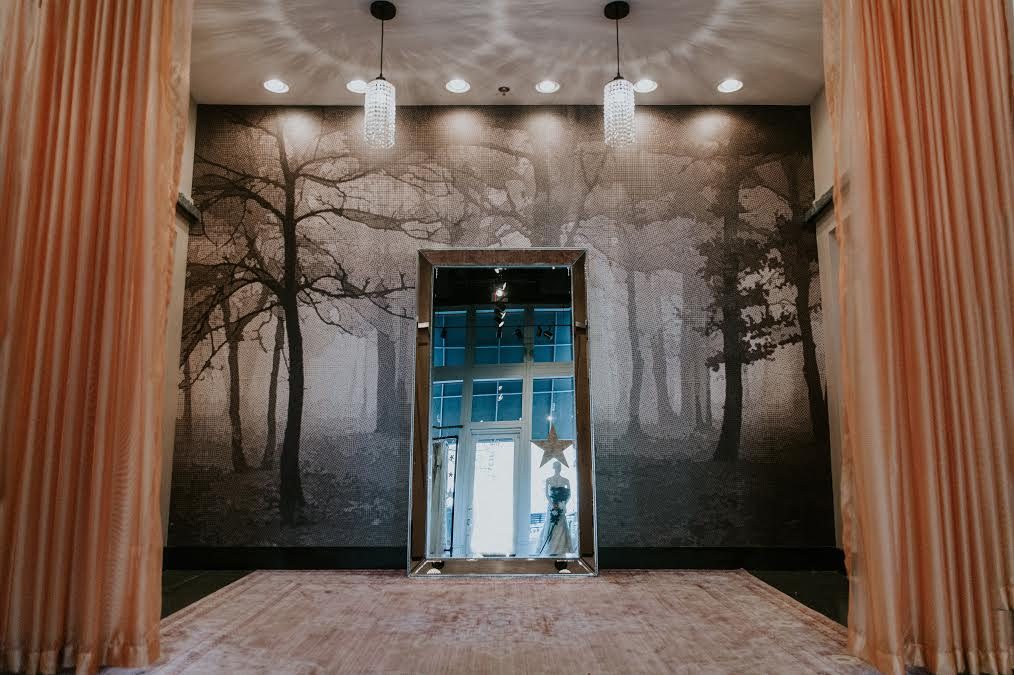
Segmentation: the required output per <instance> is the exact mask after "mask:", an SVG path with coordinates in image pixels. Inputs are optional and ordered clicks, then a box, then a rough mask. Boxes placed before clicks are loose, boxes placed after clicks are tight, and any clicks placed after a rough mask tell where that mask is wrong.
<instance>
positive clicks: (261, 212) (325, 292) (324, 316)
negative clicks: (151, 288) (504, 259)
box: [195, 111, 410, 524]
mask: <svg viewBox="0 0 1014 675" xmlns="http://www.w3.org/2000/svg"><path fill="white" fill-rule="evenodd" d="M224 114H225V116H226V117H227V119H228V120H229V122H230V123H231V124H233V125H235V126H237V127H241V128H242V129H243V130H244V132H245V134H247V138H246V139H245V140H246V141H247V143H248V144H247V145H245V146H244V147H246V148H251V147H252V148H265V149H268V150H267V151H266V152H262V153H260V154H259V156H258V157H257V158H254V157H252V156H249V155H246V154H244V152H243V151H242V150H239V149H237V150H236V151H235V152H232V153H229V152H227V151H222V152H220V153H218V154H217V155H216V160H217V161H215V160H212V159H210V158H209V157H206V156H202V155H197V156H196V164H197V170H198V173H197V177H196V178H195V194H196V195H197V196H198V203H199V206H200V207H201V209H202V210H204V211H206V212H210V213H213V214H216V216H217V217H218V218H220V219H221V220H222V221H223V222H225V223H226V229H227V231H228V234H227V238H226V241H227V242H228V244H229V245H227V247H224V248H228V250H224V251H223V254H224V255H223V257H224V258H225V259H224V260H223V261H222V262H219V263H215V264H214V265H213V267H214V268H215V269H216V271H217V272H219V273H221V274H222V275H223V276H224V277H225V278H227V279H228V280H229V285H230V287H231V288H232V292H236V291H237V290H239V289H240V288H244V287H246V286H254V285H259V286H260V287H262V288H264V289H266V291H267V292H268V294H269V296H270V297H271V301H269V302H267V303H265V305H264V308H263V309H262V310H260V311H269V310H271V309H273V308H274V307H275V306H277V307H278V308H279V310H280V313H281V314H280V316H281V320H282V323H279V324H276V325H280V326H282V327H283V328H284V331H285V337H284V343H285V346H286V351H287V357H288V358H287V365H288V373H289V386H288V402H287V405H286V415H285V431H284V435H283V440H282V452H281V457H280V461H279V511H280V515H281V519H282V522H283V523H284V524H292V523H294V522H296V520H297V518H299V514H300V513H301V511H302V508H303V506H305V498H304V495H303V488H302V477H301V473H300V466H299V445H300V435H301V431H302V413H303V400H304V389H305V379H304V377H305V376H304V356H303V332H302V324H301V320H300V309H301V308H308V309H309V310H310V311H312V312H313V314H314V315H315V316H316V317H317V318H318V319H319V320H320V321H321V322H323V323H325V324H327V325H331V326H334V327H337V328H341V324H340V322H339V319H338V318H337V312H336V311H333V309H332V308H333V306H334V303H335V302H339V301H345V300H363V301H368V302H371V303H373V304H374V305H375V306H376V307H378V308H380V309H381V310H383V311H387V312H390V313H392V314H395V315H398V316H404V312H399V311H398V310H396V309H393V308H392V307H391V304H390V301H389V298H391V297H392V296H393V295H395V294H397V293H400V292H401V291H404V290H407V289H409V288H410V286H409V285H408V284H406V283H405V279H404V275H400V276H399V278H398V279H397V280H395V281H394V282H393V283H391V282H388V281H387V280H383V279H372V278H370V277H363V278H360V279H357V278H355V276H354V274H353V272H351V271H350V270H349V269H348V268H347V265H346V264H345V262H343V261H342V260H339V259H338V258H337V256H335V255H334V253H333V252H332V251H331V250H330V249H329V248H328V247H327V246H325V245H324V244H323V243H322V242H321V241H319V240H318V239H316V238H315V237H316V236H319V235H320V234H321V227H323V226H327V225H329V224H331V220H330V219H349V220H354V221H356V222H359V223H362V224H365V225H367V226H368V227H371V228H375V229H400V228H401V226H402V225H403V224H404V221H405V220H406V219H407V218H405V217H399V216H398V215H394V216H389V215H383V214H378V213H374V212H370V211H369V210H367V209H366V204H365V201H364V199H363V197H362V196H361V195H360V194H359V193H360V192H363V191H364V190H361V189H357V183H358V182H360V181H362V180H363V179H365V178H367V177H368V176H370V175H371V174H372V173H373V172H374V171H375V168H374V167H372V166H370V165H369V163H368V162H366V161H364V160H362V159H361V158H359V157H357V156H355V154H354V153H353V152H352V151H351V150H350V148H349V147H348V146H346V145H345V143H344V142H343V140H342V138H343V135H342V134H341V132H339V131H338V128H337V127H336V125H333V124H330V125H329V124H328V122H327V120H326V119H325V116H324V114H323V113H322V112H321V113H318V115H317V116H316V117H315V118H313V119H310V120H309V121H307V120H301V126H299V127H298V128H286V118H285V116H284V115H279V114H276V113H271V112H259V113H244V112H233V111H225V113H224ZM308 129H309V130H308ZM265 161H268V162H269V163H270V164H269V165H268V166H265V165H264V162H265ZM248 214H249V217H248ZM237 241H239V242H242V245H239V246H231V244H232V243H233V242H237ZM233 249H237V250H238V253H239V255H238V256H237V255H235V253H236V252H237V251H234V250H233ZM230 254H232V255H231V256H230ZM276 343H277V341H276Z"/></svg>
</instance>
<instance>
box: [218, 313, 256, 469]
mask: <svg viewBox="0 0 1014 675" xmlns="http://www.w3.org/2000/svg"><path fill="white" fill-rule="evenodd" d="M221 308H222V325H223V327H224V329H225V339H226V341H227V342H228V345H229V352H228V357H227V359H228V364H229V427H230V429H231V432H232V433H231V458H232V469H233V471H235V472H236V473H242V472H244V471H249V470H250V466H249V465H248V464H247V463H246V456H245V455H244V454H243V423H242V420H241V419H240V414H239V343H240V341H241V340H242V337H243V335H242V333H243V327H242V326H240V325H238V324H233V323H232V318H231V311H230V307H229V299H228V298H226V299H225V300H224V301H223V302H222V304H221Z"/></svg>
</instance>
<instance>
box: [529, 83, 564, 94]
mask: <svg viewBox="0 0 1014 675" xmlns="http://www.w3.org/2000/svg"><path fill="white" fill-rule="evenodd" d="M535 91H537V92H539V93H540V94H555V93H556V92H558V91H560V83H559V82H554V81H553V80H543V81H542V82H539V83H538V84H537V85H535Z"/></svg>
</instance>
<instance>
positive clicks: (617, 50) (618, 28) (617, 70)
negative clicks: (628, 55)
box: [616, 19, 621, 77]
mask: <svg viewBox="0 0 1014 675" xmlns="http://www.w3.org/2000/svg"><path fill="white" fill-rule="evenodd" d="M616 77H621V75H620V20H619V19H616Z"/></svg>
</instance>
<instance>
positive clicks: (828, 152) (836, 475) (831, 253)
mask: <svg viewBox="0 0 1014 675" xmlns="http://www.w3.org/2000/svg"><path fill="white" fill-rule="evenodd" d="M810 133H811V134H812V136H813V139H812V142H813V186H814V195H815V196H816V197H817V199H820V197H822V196H823V195H824V193H825V192H827V191H828V190H830V189H832V188H833V187H834V143H833V141H832V137H831V120H830V118H829V117H828V112H827V100H826V98H825V96H824V90H823V89H821V90H820V91H819V92H818V93H817V96H816V97H815V98H814V99H813V102H812V103H811V104H810ZM817 260H818V264H819V265H820V298H821V306H822V308H823V312H822V317H823V321H824V355H825V356H824V358H825V364H824V367H825V372H826V374H827V409H828V410H827V412H828V424H829V427H830V433H831V482H832V483H831V484H832V489H833V491H834V533H835V541H836V542H837V544H838V546H839V547H840V546H841V543H842V539H841V490H840V480H841V446H842V426H841V420H842V418H841V332H840V331H841V321H840V314H839V307H838V241H837V239H836V238H835V218H834V211H833V209H828V210H827V211H825V212H824V215H823V216H822V217H821V218H820V220H819V221H818V222H817Z"/></svg>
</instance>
